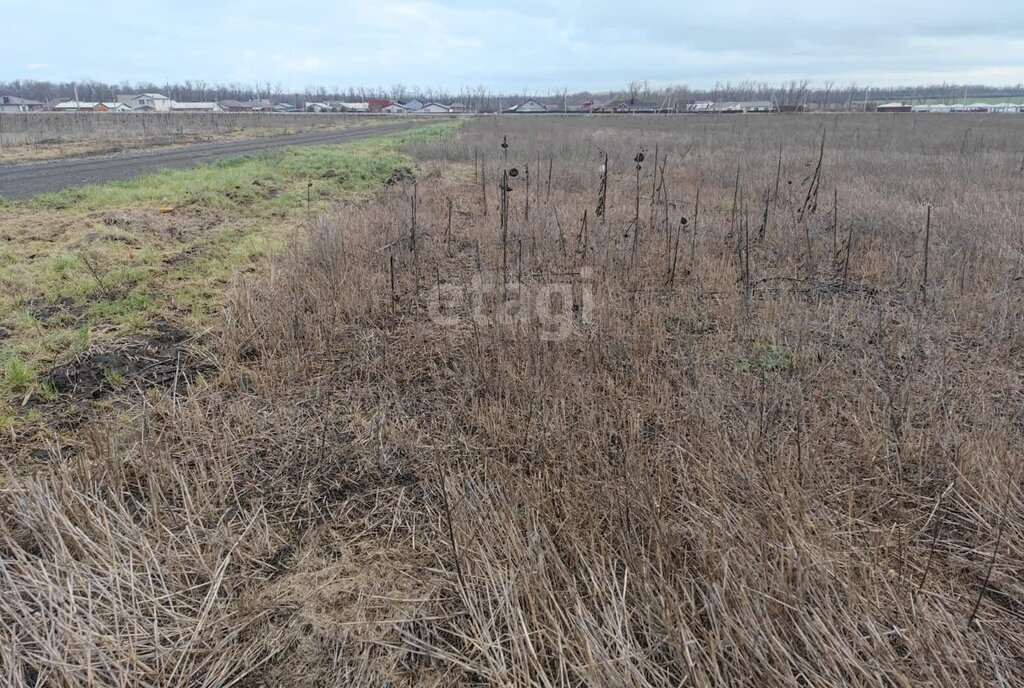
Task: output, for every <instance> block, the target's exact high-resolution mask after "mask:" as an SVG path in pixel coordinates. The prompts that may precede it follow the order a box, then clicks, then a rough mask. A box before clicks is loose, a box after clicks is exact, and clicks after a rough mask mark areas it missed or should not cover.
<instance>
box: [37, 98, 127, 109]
mask: <svg viewBox="0 0 1024 688" xmlns="http://www.w3.org/2000/svg"><path fill="white" fill-rule="evenodd" d="M53 109H54V110H56V111H57V112H131V111H132V109H131V108H130V107H128V106H127V105H125V104H124V103H97V102H93V101H88V100H65V101H64V102H62V103H58V104H57V105H55V106H54V108H53Z"/></svg>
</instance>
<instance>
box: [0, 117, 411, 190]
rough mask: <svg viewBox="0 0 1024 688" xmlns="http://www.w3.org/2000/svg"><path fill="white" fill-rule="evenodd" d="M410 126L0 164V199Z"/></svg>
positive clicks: (324, 132) (340, 140)
mask: <svg viewBox="0 0 1024 688" xmlns="http://www.w3.org/2000/svg"><path fill="white" fill-rule="evenodd" d="M416 126H417V125H416V124H413V123H401V124H388V125H382V126H372V127H364V128H359V129H345V130H338V131H314V132H305V133H301V134H283V135H280V136H267V137H264V138H258V139H243V140H236V141H215V142H212V143H195V144H189V145H186V146H180V147H177V148H170V149H165V150H158V151H148V152H145V151H143V152H132V153H117V154H113V155H94V156H88V157H81V158H66V159H63V160H47V161H45V162H33V163H24V164H16V165H0V198H4V199H7V200H12V201H13V200H21V199H25V198H31V197H32V196H35V195H36V194H41V193H46V192H49V191H60V190H62V189H67V188H71V187H75V186H88V185H90V184H103V183H105V182H109V181H114V180H118V179H129V178H131V177H136V176H138V175H140V174H146V173H148V172H156V171H158V170H162V169H168V168H174V167H190V166H192V165H195V164H197V163H203V162H210V161H212V160H217V159H220V158H234V157H240V156H243V155H250V154H252V153H257V152H259V151H263V150H268V149H271V148H285V147H288V146H318V145H323V144H329V143H347V142H349V141H358V140H360V139H366V138H371V137H374V136H381V135H383V134H394V133H396V132H400V131H405V130H407V129H412V128H414V127H416Z"/></svg>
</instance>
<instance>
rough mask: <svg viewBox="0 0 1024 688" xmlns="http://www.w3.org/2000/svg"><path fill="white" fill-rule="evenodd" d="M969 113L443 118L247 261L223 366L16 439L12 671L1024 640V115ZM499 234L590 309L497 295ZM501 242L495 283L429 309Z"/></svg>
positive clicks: (9, 605) (881, 675) (901, 675)
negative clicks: (603, 186)
mask: <svg viewBox="0 0 1024 688" xmlns="http://www.w3.org/2000/svg"><path fill="white" fill-rule="evenodd" d="M956 122H959V123H960V124H963V125H964V126H972V125H971V124H970V123H968V122H967V121H966V120H956V119H955V118H949V119H947V118H943V119H942V120H941V121H940V120H938V119H936V118H929V117H924V118H918V117H906V118H900V119H894V118H883V117H877V118H875V117H847V118H835V119H833V118H828V119H824V118H823V119H818V118H788V117H764V118H742V117H723V118H720V119H716V118H711V117H709V118H692V119H686V120H679V119H661V118H656V119H655V118H652V119H646V118H636V117H625V118H603V119H600V120H598V119H596V118H595V119H593V120H584V119H579V120H570V119H561V118H559V119H553V118H552V119H548V118H543V119H533V118H523V119H515V118H501V119H493V120H478V121H474V122H472V123H470V124H469V125H468V126H467V127H465V129H464V131H463V133H462V134H461V135H460V136H459V137H458V138H446V139H443V140H440V141H436V142H433V143H422V144H415V145H413V146H411V147H410V150H411V151H412V152H414V153H415V154H416V155H417V157H418V158H419V159H420V161H421V163H420V168H419V170H418V179H417V184H416V189H415V194H414V192H413V188H412V187H411V186H410V185H404V186H395V187H392V188H391V189H390V190H389V191H387V192H385V193H384V194H383V195H382V196H381V197H380V198H377V199H362V200H359V201H356V202H351V203H346V204H342V205H341V206H340V207H339V208H338V209H337V210H336V211H335V212H331V213H324V214H321V215H319V216H318V217H317V218H315V219H314V220H313V221H312V222H311V223H309V225H308V226H306V227H304V228H303V229H302V230H301V235H300V236H297V237H296V238H295V240H294V241H292V242H291V243H289V244H288V246H287V248H286V249H285V250H284V252H283V253H282V255H280V256H279V258H278V259H276V260H275V261H274V262H273V264H272V266H271V267H270V269H269V270H268V271H267V272H266V274H253V275H242V276H240V277H239V278H238V281H237V284H236V288H235V290H234V296H233V298H232V303H231V306H230V309H229V311H228V313H227V314H226V316H225V318H224V321H223V325H222V327H221V328H220V329H219V340H218V344H217V346H216V365H217V366H218V372H219V376H218V381H217V384H213V385H209V386H203V387H202V388H194V389H189V388H188V384H187V383H184V387H185V390H186V391H187V392H188V393H187V394H185V395H183V396H182V395H178V396H173V397H172V396H170V395H168V396H166V397H164V398H161V399H154V398H152V396H150V397H146V398H139V399H138V403H137V406H136V408H137V410H136V412H135V416H134V417H133V418H131V419H128V421H127V422H126V421H125V420H123V419H120V420H115V419H110V420H108V421H107V422H98V423H96V424H95V425H92V426H89V427H88V429H87V430H85V431H83V435H82V443H81V444H82V452H83V454H82V455H81V456H79V457H78V458H76V459H69V458H67V457H62V456H59V455H54V456H52V457H51V461H52V467H51V468H50V470H47V471H41V472H39V473H37V474H36V475H34V476H32V477H30V478H17V479H15V478H9V480H8V483H7V485H6V486H5V488H4V491H3V494H2V502H0V504H2V507H0V509H2V511H0V513H2V518H0V543H2V544H0V548H2V550H0V551H2V555H3V556H2V557H0V581H2V583H0V628H2V629H3V630H2V633H3V634H4V642H3V646H4V647H5V648H8V649H7V650H6V652H5V654H4V655H3V657H2V659H0V662H3V664H4V668H5V672H6V675H8V676H13V677H15V683H17V682H18V681H21V682H23V683H25V684H32V683H36V684H39V685H90V684H92V685H115V684H118V683H130V684H132V685H184V684H187V685H228V684H232V683H239V684H243V685H304V686H305V685H324V686H326V685H424V686H428V685H429V686H434V685H473V684H481V685H483V684H494V685H522V686H528V685H530V686H532V685H602V686H603V685H633V686H647V685H650V686H655V685H657V686H661V685H697V686H700V685H750V686H761V685H814V686H819V685H865V686H868V685H871V686H874V685H922V684H923V685H964V686H967V685H982V684H991V685H1015V684H1017V683H1020V682H1022V681H1024V664H1022V663H1021V659H1020V652H1019V648H1020V647H1021V645H1022V643H1024V607H1022V605H1021V602H1020V600H1021V599H1024V587H1022V582H1021V580H1020V576H1019V575H1018V572H1019V571H1020V570H1021V567H1022V565H1024V524H1022V521H1021V517H1020V515H1021V513H1022V511H1021V509H1022V507H1024V498H1022V497H1024V495H1022V491H1021V487H1020V485H1021V482H1020V481H1021V472H1020V471H1021V466H1020V451H1019V447H1020V442H1021V434H1022V429H1024V421H1022V408H1024V380H1022V378H1021V375H1020V370H1021V368H1022V363H1024V358H1022V356H1024V341H1022V335H1021V328H1020V325H1021V323H1020V318H1021V312H1022V309H1021V296H1022V294H1021V289H1022V287H1021V284H1022V282H1021V281H1020V274H1021V260H1020V255H1021V253H1020V251H1021V247H1022V237H1021V234H1020V229H1019V226H1018V223H1017V221H1016V219H1017V218H1019V217H1020V216H1021V210H1022V209H1021V207H1020V206H1021V198H1022V196H1021V194H1020V190H1021V189H1020V183H1021V182H1020V176H1019V172H1018V171H1017V170H1018V166H1019V156H1018V152H1017V151H1016V150H1014V149H1012V147H1011V145H1010V142H1012V141H1013V140H1016V137H1017V136H1018V135H1019V127H1020V126H1021V124H1020V123H1018V122H1017V121H1016V120H1012V121H1011V120H1009V119H1002V118H989V119H987V120H986V123H985V126H986V127H988V126H991V127H993V128H992V129H991V130H986V131H985V136H984V143H983V144H982V143H978V144H977V145H975V146H974V147H973V148H971V147H970V146H966V147H965V145H966V144H964V142H963V141H964V139H965V138H970V137H971V136H974V135H975V134H965V133H964V130H963V128H958V127H959V126H960V124H950V123H956ZM821 126H824V127H825V153H824V156H823V161H822V166H821V176H820V187H819V191H818V194H817V209H816V210H815V211H811V210H809V208H810V207H811V206H813V203H808V200H809V199H808V189H809V188H811V187H812V180H813V178H814V170H815V168H816V166H817V158H818V151H819V145H820V141H821V130H820V128H819V127H821ZM974 131H975V132H977V130H976V129H975V130H974ZM506 135H507V136H508V140H509V142H510V148H509V152H508V158H509V161H508V165H507V167H509V168H511V167H513V166H514V167H515V168H516V169H517V170H519V171H520V174H518V175H517V176H516V177H515V178H513V180H512V181H511V183H510V186H511V187H512V191H511V192H510V201H509V204H508V208H509V212H508V218H509V219H508V231H507V236H508V240H507V241H506V242H505V243H504V244H503V243H502V242H501V241H500V237H501V232H500V227H499V212H498V210H499V197H498V193H497V186H498V180H499V179H500V173H501V170H502V169H503V168H505V167H506V166H505V165H504V163H503V161H502V159H503V153H502V150H501V149H500V148H499V147H498V144H499V143H500V141H501V140H502V137H503V136H506ZM780 143H781V145H782V151H783V153H782V165H781V170H782V172H781V174H780V176H779V189H780V191H779V193H778V194H775V192H774V188H775V187H774V184H775V176H776V170H777V169H778V155H779V146H780ZM655 146H657V151H658V158H659V160H665V161H667V164H665V168H664V169H665V171H664V184H662V182H661V180H662V174H661V172H660V168H661V163H660V162H659V165H658V168H657V169H658V170H659V172H658V173H657V174H656V175H654V174H652V172H653V170H654V169H655V166H654V157H655V156H654V149H655ZM641 147H642V148H643V149H645V156H644V162H643V167H642V169H641V171H640V183H639V187H640V189H641V198H640V203H639V212H637V203H636V188H637V182H636V169H635V163H634V162H633V159H634V157H635V156H636V155H637V151H638V149H639V148H641ZM602 150H603V151H606V152H607V153H608V155H609V167H608V169H609V181H608V198H607V213H606V215H605V217H604V219H603V221H602V220H601V219H599V218H597V217H595V216H594V212H595V209H596V203H597V195H598V188H599V175H600V171H599V161H600V158H599V151H602ZM662 156H664V157H662ZM481 159H482V160H483V167H484V169H485V177H486V184H487V192H486V194H487V195H486V206H485V205H484V191H483V188H482V186H483V185H482V184H481V174H480V166H479V164H477V163H475V161H479V160H481ZM527 165H529V170H530V175H531V176H530V191H529V194H530V196H529V199H530V201H529V202H530V219H529V221H527V220H526V199H527V191H526V174H525V172H526V166H527ZM549 167H550V168H551V170H552V173H551V183H550V195H549V193H548V182H547V169H548V168H549ZM737 168H738V169H739V184H737V183H736V179H737ZM698 188H699V189H700V198H701V202H700V212H699V216H696V217H695V214H694V212H693V208H694V204H695V197H696V193H697V189H698ZM659 189H660V190H659ZM833 192H835V194H836V196H835V197H837V198H838V203H839V207H838V213H836V216H837V217H838V220H839V222H838V226H837V227H835V228H834V229H833V226H832V221H833V217H834V215H833V212H832V205H831V203H832V199H833V198H834V196H833ZM766 193H767V195H768V208H769V214H768V221H767V222H764V221H763V216H764V207H763V206H764V204H765V200H764V199H765V195H766ZM811 196H812V199H811V200H813V193H812V194H811ZM414 197H415V198H416V199H418V205H417V206H416V215H415V216H416V225H415V228H416V230H415V233H414V232H413V221H412V208H413V203H414V201H413V198H414ZM652 198H653V202H652ZM449 199H451V201H452V214H451V217H452V222H451V232H450V234H449V231H448V217H449V215H448V207H449V206H448V200H449ZM734 199H735V200H734ZM928 205H931V206H932V226H931V230H930V233H929V238H928V245H927V256H928V273H927V279H925V274H924V264H925V261H924V258H925V248H926V247H925V241H924V237H925V234H924V229H925V224H924V221H925V216H926V212H927V211H926V208H927V206H928ZM485 207H486V208H487V214H486V217H485V216H484V208H485ZM805 208H807V210H802V209H805ZM584 211H586V212H587V225H586V231H582V230H583V223H582V221H583V216H584ZM666 212H667V218H668V220H667V223H666V220H665V217H666ZM638 215H639V219H640V223H639V229H640V232H641V234H640V237H639V239H637V238H636V236H635V235H634V233H633V232H634V230H635V228H636V225H635V219H636V218H637V216H638ZM683 216H685V217H686V218H687V224H686V225H683V224H682V223H681V222H680V219H681V217H683ZM631 223H633V224H631ZM693 224H696V225H697V231H696V234H695V235H694V238H693V244H692V246H693V250H692V258H691V248H690V247H691V243H690V242H691V237H690V236H688V235H687V232H689V230H690V228H691V227H693ZM762 224H763V225H764V227H763V231H762V229H761V227H762ZM684 228H685V229H684ZM414 237H415V238H414ZM833 237H835V238H833ZM849 237H852V247H851V245H850V244H849V242H848V238H849ZM833 242H835V244H834V245H835V249H833ZM677 245H678V246H679V252H678V254H677V253H676V246H677ZM847 259H848V260H847ZM673 262H675V264H676V274H675V278H674V280H673V279H672V265H673ZM392 265H394V269H393V271H392V268H391V266H392ZM506 274H507V275H509V277H508V287H507V291H508V293H509V295H510V296H509V299H510V300H517V298H518V296H519V294H520V293H523V294H527V295H529V294H532V293H536V290H537V288H538V286H539V285H555V284H565V285H567V291H566V292H565V294H566V301H565V302H564V303H563V306H564V308H563V309H562V310H561V311H559V312H560V313H562V314H563V315H564V316H565V317H564V319H561V320H559V319H555V320H554V321H552V320H545V319H543V318H540V317H534V313H535V311H533V310H530V309H527V316H526V317H524V318H522V319H513V321H512V322H508V323H504V324H502V323H500V322H498V323H497V324H496V321H495V317H494V313H495V312H500V311H501V309H503V308H504V307H505V306H503V303H504V301H503V297H502V293H503V292H504V291H506V288H505V287H504V282H505V275H506ZM520 275H521V276H522V279H521V280H520V279H519V276H520ZM477 277H481V278H482V277H486V278H489V279H490V280H491V281H492V283H493V284H494V285H495V286H494V288H493V290H492V293H491V298H490V299H489V300H488V301H487V302H486V303H485V304H483V305H482V306H480V307H479V308H478V309H477V310H476V313H477V316H478V318H477V319H474V318H473V317H472V313H471V309H470V306H469V304H466V303H460V302H458V300H453V301H448V300H446V305H445V306H444V307H442V308H441V309H440V310H437V309H434V310H433V311H432V308H433V306H432V305H431V295H432V294H434V293H436V292H437V291H438V289H441V290H442V293H443V292H444V288H445V285H455V286H456V287H457V288H458V289H461V288H462V287H464V286H465V285H470V284H471V283H472V282H473V280H474V278H477ZM392 284H393V285H394V287H393V288H392ZM439 285H440V286H439ZM572 306H576V308H575V309H573V308H572ZM431 312H433V313H434V317H432V316H431ZM438 315H443V316H445V317H446V318H450V319H451V322H449V323H447V324H443V325H442V324H440V323H439V322H438V318H437V316H438ZM484 316H487V317H484ZM563 324H564V325H565V327H567V328H568V329H566V330H560V331H562V332H563V333H567V334H568V336H566V337H564V338H561V339H556V340H552V338H551V336H550V335H551V334H552V333H553V331H555V330H556V329H557V328H559V327H561V326H562V325H563ZM553 328H554V329H553Z"/></svg>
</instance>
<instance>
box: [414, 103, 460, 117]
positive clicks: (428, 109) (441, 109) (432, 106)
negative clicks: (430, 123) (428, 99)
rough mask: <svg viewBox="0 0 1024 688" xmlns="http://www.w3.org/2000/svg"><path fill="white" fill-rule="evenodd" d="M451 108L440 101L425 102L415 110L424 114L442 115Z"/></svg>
mask: <svg viewBox="0 0 1024 688" xmlns="http://www.w3.org/2000/svg"><path fill="white" fill-rule="evenodd" d="M451 111H452V109H451V108H450V107H448V106H447V105H442V104H441V103H427V104H426V105H424V106H423V107H421V108H420V109H419V110H417V112H422V113H423V114H425V115H443V114H447V113H449V112H451Z"/></svg>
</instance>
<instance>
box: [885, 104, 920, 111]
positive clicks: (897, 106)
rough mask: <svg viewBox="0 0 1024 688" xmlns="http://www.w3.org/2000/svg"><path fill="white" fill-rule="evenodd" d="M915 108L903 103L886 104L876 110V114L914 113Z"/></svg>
mask: <svg viewBox="0 0 1024 688" xmlns="http://www.w3.org/2000/svg"><path fill="white" fill-rule="evenodd" d="M913 109H914V108H912V107H911V106H909V105H905V104H903V103H886V104H884V105H879V106H878V107H876V108H875V112H912V111H913Z"/></svg>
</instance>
